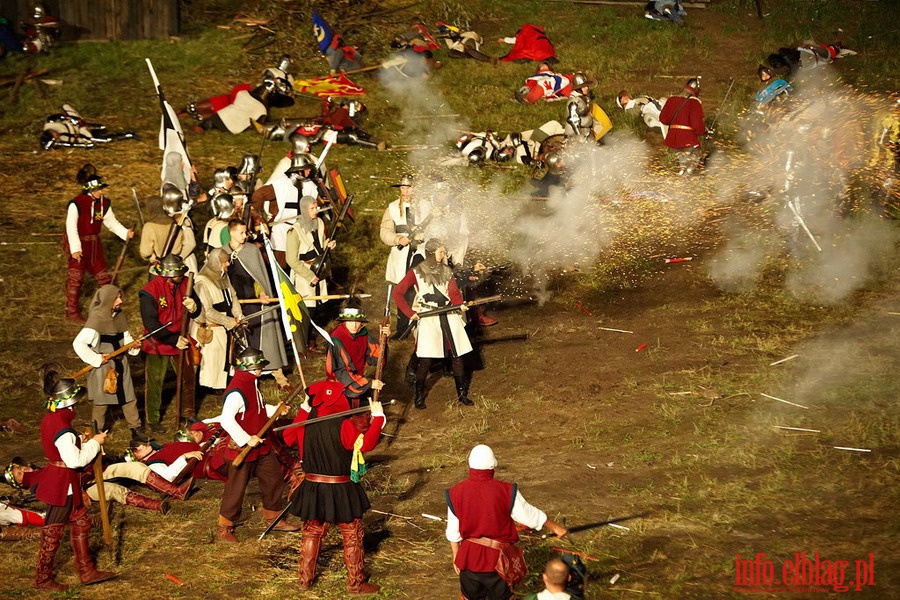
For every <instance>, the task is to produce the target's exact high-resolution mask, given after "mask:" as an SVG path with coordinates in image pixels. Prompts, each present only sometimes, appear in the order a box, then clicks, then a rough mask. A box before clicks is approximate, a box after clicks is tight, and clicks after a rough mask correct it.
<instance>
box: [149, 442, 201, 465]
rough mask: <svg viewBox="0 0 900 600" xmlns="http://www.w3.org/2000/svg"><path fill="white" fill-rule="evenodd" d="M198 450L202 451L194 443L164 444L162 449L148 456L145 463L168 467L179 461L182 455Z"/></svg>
mask: <svg viewBox="0 0 900 600" xmlns="http://www.w3.org/2000/svg"><path fill="white" fill-rule="evenodd" d="M196 450H200V446H199V445H198V444H195V443H194V442H172V443H171V444H164V445H163V447H162V448H160V449H159V450H157V451H156V452H154V453H153V454H151V455H150V456H148V457H147V458H146V459H145V460H144V462H145V463H147V464H148V465H152V464H154V463H163V464H164V465H166V466H168V465H171V464H172V463H173V462H175V461H176V460H178V458H179V457H180V456H181V455H182V454H187V453H188V452H194V451H196Z"/></svg>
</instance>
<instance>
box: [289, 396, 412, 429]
mask: <svg viewBox="0 0 900 600" xmlns="http://www.w3.org/2000/svg"><path fill="white" fill-rule="evenodd" d="M395 402H397V401H396V400H393V399H392V400H391V401H390V402H388V403H387V404H389V405H390V404H394V403H395ZM368 410H372V407H371V406H360V407H359V408H351V409H350V410H344V411H341V412H339V413H334V414H333V415H328V416H327V417H316V418H315V419H307V420H305V421H300V422H299V423H291V424H290V425H282V426H281V427H276V428H275V429H273V430H272V432H273V433H278V432H280V431H284V430H285V429H292V428H294V427H305V426H307V425H312V424H313V423H319V422H321V421H328V420H330V419H341V418H343V417H349V416H350V415H357V414H359V413H363V412H366V411H368Z"/></svg>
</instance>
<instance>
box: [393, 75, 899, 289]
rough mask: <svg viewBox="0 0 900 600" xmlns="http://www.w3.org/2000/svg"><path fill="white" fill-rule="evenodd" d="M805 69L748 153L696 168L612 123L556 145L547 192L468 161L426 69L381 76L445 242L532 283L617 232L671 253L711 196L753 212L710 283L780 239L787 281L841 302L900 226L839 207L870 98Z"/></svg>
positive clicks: (740, 224) (744, 279)
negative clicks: (680, 165) (597, 136)
mask: <svg viewBox="0 0 900 600" xmlns="http://www.w3.org/2000/svg"><path fill="white" fill-rule="evenodd" d="M812 75H813V76H814V77H809V78H807V79H806V80H802V81H798V82H797V83H796V84H795V89H796V90H797V93H796V94H795V95H794V96H792V97H791V98H790V99H789V100H788V102H786V103H785V104H784V106H783V107H782V108H779V109H777V110H776V111H774V114H773V115H770V116H769V118H768V121H767V122H766V123H765V127H762V128H759V129H760V130H759V131H753V130H748V132H747V133H746V136H745V137H746V138H747V142H746V144H745V148H744V149H743V150H739V151H735V150H728V151H724V150H723V151H720V152H718V153H717V154H715V155H714V156H713V159H712V160H711V161H710V163H709V164H708V167H707V169H706V170H705V175H704V176H703V177H697V176H694V177H678V176H676V175H674V172H673V171H672V170H662V169H659V168H657V167H655V166H654V162H653V154H654V153H655V151H652V149H651V148H650V147H649V145H648V144H646V143H643V142H641V141H638V140H636V139H635V138H634V136H632V135H631V134H630V133H628V132H621V131H614V132H613V133H611V134H609V135H607V136H605V138H604V145H601V146H597V145H595V144H592V143H577V142H572V141H570V142H569V143H568V144H567V146H566V148H565V149H564V150H563V151H562V154H561V156H562V159H563V162H564V164H565V176H564V177H563V182H564V185H565V188H563V187H560V186H551V187H550V188H549V189H548V190H547V192H546V197H544V193H543V192H540V191H538V188H537V187H535V186H534V185H533V183H532V182H531V181H529V182H528V183H526V184H524V186H523V184H522V183H521V181H522V179H523V173H522V171H523V170H525V169H528V167H521V166H512V165H509V164H507V165H499V166H498V165H496V164H494V163H491V162H490V161H489V162H488V164H486V165H485V166H484V167H483V169H484V170H489V171H488V174H487V175H486V174H485V171H484V170H479V169H474V168H470V167H464V166H462V165H464V164H465V161H464V160H463V161H460V160H459V159H458V153H456V151H455V150H454V149H453V148H452V146H451V142H452V141H453V140H455V139H456V138H458V137H459V136H460V135H461V134H462V133H464V132H467V131H469V129H470V128H469V126H468V124H467V123H466V122H464V121H462V120H461V119H459V118H453V117H450V118H448V117H447V116H446V113H448V112H452V111H451V110H450V109H449V108H448V107H447V105H446V103H445V101H444V99H443V98H442V96H441V94H440V93H439V92H438V91H437V89H436V88H435V86H433V85H432V84H431V80H430V78H428V77H407V76H404V75H402V74H400V73H399V72H397V71H390V70H389V71H385V72H384V73H383V74H382V77H381V79H382V82H383V83H384V85H385V86H386V88H387V89H388V90H389V92H390V94H391V103H392V104H393V105H394V106H395V107H397V108H398V109H399V110H400V112H401V119H400V121H401V122H402V123H403V126H404V140H405V141H407V143H409V144H411V145H414V146H413V149H412V150H410V152H409V161H410V164H411V167H412V169H413V171H414V172H415V173H416V174H417V175H419V177H418V179H417V183H416V190H415V193H416V195H417V196H420V197H426V198H429V199H431V200H432V202H433V203H435V204H436V205H440V206H443V207H444V212H443V215H438V216H436V217H435V218H434V222H433V223H432V224H431V225H430V229H429V231H430V232H431V233H432V235H435V236H437V235H439V236H441V237H444V238H446V241H447V242H448V245H452V242H450V240H451V239H453V238H454V237H465V238H466V241H467V245H468V247H469V249H470V250H475V251H476V252H477V253H478V255H479V256H480V257H485V256H488V257H492V258H494V259H499V260H513V261H514V262H515V263H516V264H518V265H519V266H520V267H521V269H522V271H523V272H524V273H526V274H528V275H530V276H532V277H533V278H534V280H535V281H536V282H537V285H538V286H539V287H540V286H542V285H544V284H545V283H546V282H547V281H548V280H549V277H550V275H552V274H553V273H556V272H559V271H562V270H568V269H572V268H577V269H581V270H589V269H592V268H594V266H595V265H596V264H597V261H598V259H601V257H602V253H603V252H604V250H607V249H609V248H610V247H611V246H612V245H614V244H616V245H617V247H618V246H620V245H621V244H622V238H623V236H631V237H634V238H642V237H643V238H646V240H648V241H639V242H635V246H634V247H633V248H630V249H629V251H631V252H633V253H634V254H635V256H636V258H638V259H640V258H642V257H643V258H647V257H651V256H653V255H658V254H659V253H660V252H665V251H667V250H671V248H664V247H656V248H654V247H652V244H654V243H660V244H663V245H664V242H659V241H658V239H657V238H659V239H660V240H667V239H677V236H676V235H669V237H668V238H666V237H665V235H663V234H662V233H663V230H674V231H678V230H681V231H683V230H684V228H686V227H687V226H689V225H695V224H696V223H697V221H698V220H699V219H702V218H704V217H706V216H708V215H707V213H706V212H705V211H706V210H707V209H709V208H710V207H716V206H717V205H727V206H726V207H725V208H727V207H737V208H740V209H742V210H743V211H744V212H750V213H752V217H751V218H745V219H744V220H743V221H742V220H739V219H737V218H735V219H730V220H728V221H727V222H726V226H725V228H724V231H725V237H726V241H725V244H724V245H722V247H721V249H720V251H719V252H718V253H717V254H716V255H715V256H714V257H713V258H712V259H711V260H710V262H709V274H710V276H711V277H712V278H713V280H714V281H716V282H717V283H718V284H719V285H721V286H722V287H723V288H725V289H728V290H748V289H750V288H752V287H753V286H754V285H755V284H756V283H757V281H758V280H759V278H760V275H761V273H762V272H763V269H764V268H765V266H766V265H767V264H769V263H770V261H771V260H772V259H773V258H776V257H778V256H779V255H780V254H781V253H783V252H784V251H785V249H787V251H788V252H790V256H791V267H790V272H789V274H788V276H787V278H786V281H787V283H786V285H787V286H788V288H789V289H790V290H792V291H793V292H794V293H797V294H802V295H803V296H806V297H810V298H812V299H814V300H816V301H823V302H825V301H827V302H837V301H839V300H841V299H842V298H844V297H846V295H847V294H849V293H851V292H852V291H853V290H856V289H859V288H861V287H863V286H864V285H865V284H866V282H867V280H868V278H869V277H870V275H871V274H872V272H873V265H874V264H875V263H876V262H877V261H878V260H881V259H882V258H883V255H884V253H885V252H888V251H892V250H893V248H894V245H895V239H896V236H895V234H894V232H893V230H892V229H891V228H890V227H888V226H886V225H885V224H884V223H880V222H878V221H877V220H871V221H869V220H867V221H862V220H858V219H857V220H847V219H843V218H841V217H839V216H838V205H839V203H840V202H841V200H842V199H843V198H844V197H845V196H846V195H847V194H848V188H849V185H850V181H851V179H850V176H849V173H850V172H851V171H853V170H854V169H856V168H858V167H859V166H860V162H861V160H862V157H861V152H860V149H861V147H862V146H863V144H864V143H865V141H866V140H865V131H866V129H865V128H866V126H867V124H868V121H869V120H870V119H871V115H872V112H873V110H874V106H873V102H872V101H871V100H869V99H866V98H864V97H863V96H861V95H860V94H857V93H856V92H855V91H854V90H852V89H850V88H848V87H847V86H844V85H842V84H840V83H838V82H836V81H835V80H834V78H833V77H832V76H831V75H830V74H829V73H827V71H826V69H824V68H820V69H816V70H814V71H813V72H812ZM560 110H561V112H562V111H563V107H562V106H561V107H560ZM777 111H781V112H780V114H778V112H777ZM501 128H502V123H498V124H497V129H498V130H499V129H501ZM651 135H652V134H651ZM451 165H454V166H451ZM455 165H460V166H458V167H457V166H455ZM507 169H509V170H507ZM490 170H493V171H494V172H493V173H490ZM514 170H519V173H514ZM533 196H541V198H533ZM791 205H793V209H795V210H796V211H797V212H796V214H799V215H800V217H801V218H802V224H801V222H800V219H798V218H797V216H796V214H795V212H794V210H792V208H791ZM735 212H737V210H736V211H735ZM803 225H805V228H804V226H803ZM807 229H808V231H809V233H807ZM813 239H815V243H817V244H819V245H820V247H821V248H822V251H821V252H819V251H818V250H816V248H815V245H814V243H813Z"/></svg>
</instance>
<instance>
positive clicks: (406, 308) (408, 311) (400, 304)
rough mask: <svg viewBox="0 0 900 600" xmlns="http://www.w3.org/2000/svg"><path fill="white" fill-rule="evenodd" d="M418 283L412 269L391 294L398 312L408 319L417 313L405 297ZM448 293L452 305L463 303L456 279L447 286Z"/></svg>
mask: <svg viewBox="0 0 900 600" xmlns="http://www.w3.org/2000/svg"><path fill="white" fill-rule="evenodd" d="M416 281H417V280H416V272H415V270H414V269H410V270H409V271H407V272H406V275H405V276H404V277H403V279H401V280H400V283H398V284H397V285H395V286H394V291H393V292H391V298H393V300H394V304H396V305H397V310H399V311H400V312H402V313H403V314H404V315H406V316H407V317H412V316H413V315H414V314H415V311H413V309H412V306H410V304H409V302H407V301H406V298H405V297H404V296H405V295H406V292H408V291H409V289H410V288H412V287H416ZM447 292H448V294H449V297H450V304H451V305H453V306H459V305H460V304H462V303H463V297H462V294H461V293H460V291H459V286H458V285H457V284H456V279H455V278H453V277H451V278H450V283H449V284H448V285H447ZM432 318H434V317H432Z"/></svg>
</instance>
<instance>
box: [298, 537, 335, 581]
mask: <svg viewBox="0 0 900 600" xmlns="http://www.w3.org/2000/svg"><path fill="white" fill-rule="evenodd" d="M327 531H328V523H323V522H321V521H313V520H309V521H306V522H304V523H303V540H302V541H301V542H300V563H299V574H298V579H299V583H300V589H301V590H308V589H309V588H311V587H312V583H313V579H315V578H316V561H317V560H318V559H319V548H320V547H321V545H322V536H324V535H325V532H327Z"/></svg>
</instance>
